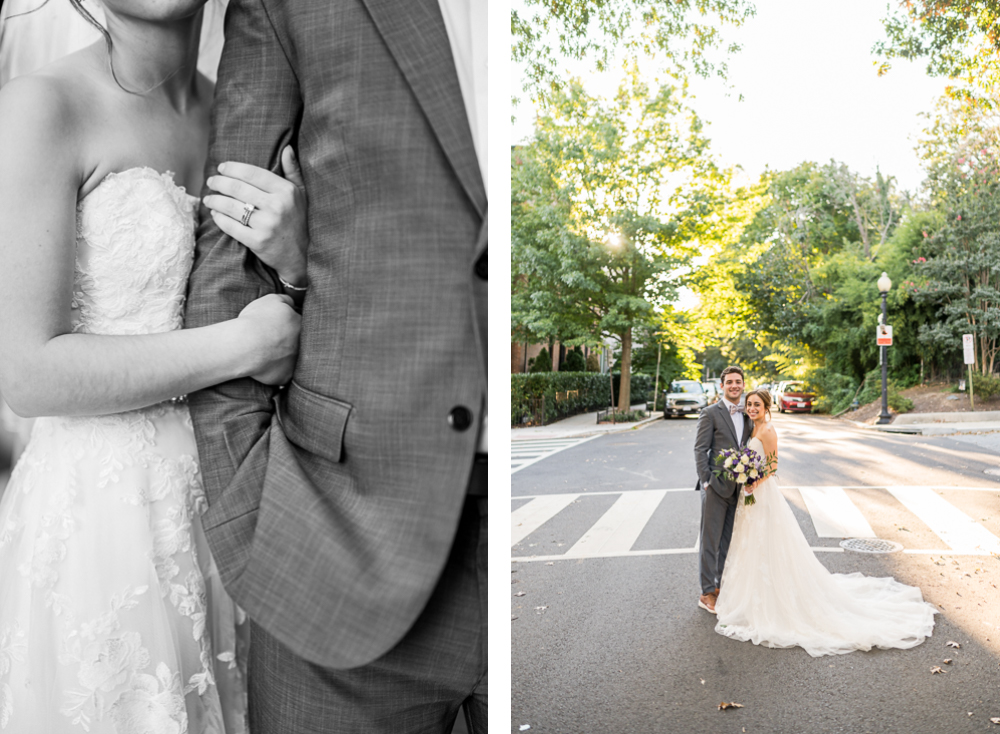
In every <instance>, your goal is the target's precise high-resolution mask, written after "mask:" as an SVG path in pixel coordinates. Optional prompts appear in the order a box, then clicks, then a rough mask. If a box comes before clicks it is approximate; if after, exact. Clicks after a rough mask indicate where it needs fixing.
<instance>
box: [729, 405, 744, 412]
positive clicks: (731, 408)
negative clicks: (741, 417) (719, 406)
mask: <svg viewBox="0 0 1000 734" xmlns="http://www.w3.org/2000/svg"><path fill="white" fill-rule="evenodd" d="M742 412H743V406H742V405H733V404H732V403H730V404H729V415H736V414H737V413H742Z"/></svg>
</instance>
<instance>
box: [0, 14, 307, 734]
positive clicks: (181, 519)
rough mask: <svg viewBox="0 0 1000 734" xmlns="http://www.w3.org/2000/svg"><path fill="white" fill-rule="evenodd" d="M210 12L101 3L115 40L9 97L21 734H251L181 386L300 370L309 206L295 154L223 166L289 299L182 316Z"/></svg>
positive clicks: (12, 656)
mask: <svg viewBox="0 0 1000 734" xmlns="http://www.w3.org/2000/svg"><path fill="white" fill-rule="evenodd" d="M52 2H53V3H55V2H61V3H66V5H65V7H66V8H67V9H69V3H72V5H73V8H75V9H77V10H79V11H81V12H85V11H84V8H83V6H82V5H81V0H52ZM204 2H205V0H103V2H102V6H103V11H104V19H105V21H104V22H105V25H104V26H101V25H100V24H99V23H98V22H97V21H96V20H95V19H94V18H93V17H92V16H89V17H88V20H87V22H89V23H91V24H92V25H94V26H95V27H99V28H100V31H101V36H103V37H102V38H101V40H99V41H98V42H97V43H95V44H92V45H89V46H86V47H85V48H83V49H82V50H80V51H77V52H75V53H72V54H69V55H67V56H65V57H63V58H60V59H57V60H56V61H54V62H53V63H51V64H49V65H47V66H45V67H44V68H42V69H40V70H38V71H35V72H33V73H29V74H25V75H22V76H18V77H17V78H15V79H13V80H11V81H9V82H8V83H5V84H4V86H3V88H2V90H0V171H2V172H3V175H2V176H0V385H2V393H3V396H4V398H5V399H6V400H7V401H8V403H9V404H10V405H11V407H12V408H13V409H14V410H15V411H16V412H17V413H19V414H21V415H24V416H37V417H38V418H37V420H36V422H35V425H34V428H33V431H32V436H31V439H30V441H29V442H28V445H27V447H26V448H25V450H24V453H23V454H22V455H21V458H20V461H19V462H18V464H17V466H16V467H15V469H14V471H13V474H12V476H11V479H10V482H9V484H8V486H7V489H6V491H5V492H4V493H3V497H2V500H0V583H2V592H0V731H3V732H4V734H6V733H7V732H14V733H15V734H33V733H36V732H45V733H46V734H59V733H61V732H66V733H68V732H83V731H89V732H92V733H93V734H111V732H118V733H125V732H128V733H129V734H145V733H147V732H149V733H155V734H168V733H169V734H183V733H185V732H191V733H192V734H193V733H195V732H197V733H198V734H224V733H226V734H233V733H234V732H242V731H244V730H245V725H244V711H245V687H244V685H243V682H242V678H241V673H240V666H239V664H238V658H239V655H238V652H242V651H241V650H238V649H237V624H238V622H239V621H240V620H239V617H240V616H241V614H240V612H239V610H238V609H236V608H235V606H234V605H233V604H232V602H231V601H230V600H229V598H228V596H226V593H225V591H224V589H223V588H222V586H221V583H220V581H219V578H218V573H217V571H216V569H215V566H214V563H213V561H212V558H211V555H210V553H209V550H208V546H207V545H206V543H205V538H204V534H203V532H202V529H201V525H200V521H199V513H200V512H202V511H203V510H204V509H205V499H204V493H203V491H202V489H201V485H200V480H199V466H198V461H197V456H198V454H197V447H196V445H195V442H194V436H193V431H192V427H191V418H190V416H189V414H188V410H187V406H186V405H185V401H184V395H186V394H187V393H189V392H192V391H195V390H199V389H202V388H205V387H208V386H210V385H214V384H217V383H220V382H225V381H228V380H232V379H236V378H240V377H253V378H256V379H257V380H260V381H261V382H264V383H267V384H272V385H277V384H283V383H285V382H286V381H287V380H288V379H289V378H290V376H291V373H292V368H293V367H294V363H295V359H296V353H297V348H298V332H299V316H298V314H297V313H296V312H295V310H294V309H293V307H292V303H293V298H292V297H291V295H294V294H300V293H301V291H302V290H304V285H305V284H304V282H303V273H304V251H305V246H306V243H305V241H304V240H303V236H304V235H303V232H304V219H305V212H304V198H303V196H302V195H301V192H300V191H299V188H298V185H297V184H296V182H297V181H300V179H299V178H298V173H297V166H296V164H295V161H294V157H293V156H292V154H291V151H290V149H286V151H285V152H284V154H283V158H282V161H283V165H284V167H285V171H286V175H287V176H288V179H289V180H290V181H292V184H289V183H288V182H287V181H286V180H285V179H282V178H281V177H280V176H277V175H276V174H272V173H270V172H268V171H262V170H261V169H255V168H253V167H249V166H243V165H241V164H237V163H233V164H227V166H226V169H225V173H226V175H225V176H222V175H215V176H213V177H212V178H210V179H209V181H208V184H209V186H210V188H213V189H214V190H216V191H218V192H221V193H227V192H233V191H237V190H239V188H238V186H245V185H246V183H245V182H246V181H247V180H248V179H249V178H250V177H251V176H253V180H254V181H256V182H257V185H258V186H260V187H261V188H262V189H264V190H263V191H256V192H255V193H254V198H255V200H256V201H258V202H259V204H260V207H259V210H257V209H254V210H251V213H250V216H249V217H246V216H244V217H243V220H244V221H243V223H242V224H243V225H247V226H246V227H243V226H240V225H239V224H237V222H235V221H231V220H229V219H226V213H225V212H227V211H229V212H231V211H233V208H234V204H238V206H237V207H236V208H237V210H238V209H239V207H240V206H242V202H234V201H233V200H232V199H231V198H230V197H229V196H224V195H221V194H219V195H213V196H209V197H206V201H205V204H206V206H208V207H209V208H210V209H211V210H212V215H213V217H215V218H216V219H217V221H219V219H220V218H223V219H225V222H226V223H225V226H223V225H222V224H220V226H221V227H222V228H223V229H224V230H225V231H232V232H233V233H234V234H237V235H238V234H239V233H240V232H243V233H244V234H245V235H246V236H244V237H243V239H246V240H247V242H246V243H245V244H246V245H247V246H250V245H253V250H254V252H255V253H257V255H258V257H259V258H260V259H261V260H262V261H263V262H265V263H266V264H267V265H269V266H271V267H273V268H274V269H275V271H276V273H277V275H278V276H279V277H280V278H281V279H282V280H283V281H284V282H285V283H286V284H288V287H289V289H290V291H291V294H290V295H278V294H269V295H264V296H262V297H261V298H259V299H258V300H256V301H253V302H252V303H250V304H249V305H248V306H247V307H246V308H245V309H244V310H243V311H242V312H241V313H240V314H239V316H238V317H237V318H235V319H231V320H229V321H226V322H222V323H218V324H215V325H212V326H208V327H204V328H198V329H186V330H183V329H181V326H182V319H183V304H184V297H185V290H186V285H187V277H188V272H189V269H190V267H191V263H192V258H193V254H194V242H195V224H196V217H197V204H198V198H197V197H195V196H192V195H190V194H188V193H187V192H189V191H190V192H198V191H200V190H201V187H202V175H203V173H202V171H203V166H204V163H205V157H206V152H207V146H208V133H209V111H210V105H211V100H212V95H213V89H212V84H211V82H209V80H208V79H207V78H206V77H205V76H204V75H202V74H200V73H199V72H198V71H197V69H196V64H197V61H198V38H199V32H200V28H201V23H202V6H203V4H204ZM69 12H72V10H69ZM22 17H25V16H22ZM19 20H20V18H18V17H15V16H13V15H11V16H8V17H7V18H6V25H5V26H4V27H3V32H4V36H3V38H4V40H5V42H6V40H7V39H9V38H10V37H11V36H16V34H17V33H18V26H17V23H18V21H19ZM220 168H221V167H220ZM293 184H295V185H293ZM244 190H246V189H244ZM254 212H257V213H256V214H254ZM237 217H240V215H239V214H237ZM248 219H249V221H248ZM227 227H228V229H227ZM247 228H249V230H248V229H247ZM247 232H249V234H247ZM234 246H235V245H234ZM252 260H253V258H248V264H250V263H251V261H252ZM296 284H297V285H296Z"/></svg>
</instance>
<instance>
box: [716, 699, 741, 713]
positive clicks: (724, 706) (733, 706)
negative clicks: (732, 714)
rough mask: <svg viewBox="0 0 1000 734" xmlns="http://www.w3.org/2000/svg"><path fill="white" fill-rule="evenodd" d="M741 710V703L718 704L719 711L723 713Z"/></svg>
mask: <svg viewBox="0 0 1000 734" xmlns="http://www.w3.org/2000/svg"><path fill="white" fill-rule="evenodd" d="M741 708H743V704H742V703H726V702H724V701H723V702H722V703H720V704H719V711H725V710H726V709H741Z"/></svg>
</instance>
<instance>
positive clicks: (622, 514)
mask: <svg viewBox="0 0 1000 734" xmlns="http://www.w3.org/2000/svg"><path fill="white" fill-rule="evenodd" d="M666 494H667V493H666V491H665V490H662V489H651V490H641V491H636V492H625V493H624V494H622V496H621V497H619V498H618V500H617V501H616V502H615V503H614V504H613V505H611V507H610V508H609V509H608V511H607V512H605V513H604V515H602V516H601V519H600V520H598V521H597V522H596V523H594V524H593V525H592V526H591V528H590V530H588V531H587V532H586V533H584V535H583V537H582V538H580V540H578V541H577V542H576V543H575V544H574V545H573V547H572V548H570V549H569V550H568V551H566V557H567V558H583V557H585V556H592V555H595V554H596V555H605V554H607V553H627V552H628V551H630V550H631V549H632V545H633V544H634V543H635V541H636V540H638V538H639V535H640V534H641V533H642V529H643V528H644V527H646V523H647V522H649V519H650V518H651V517H652V516H653V512H654V511H655V510H656V508H657V507H658V506H659V505H660V502H662V501H663V498H664V497H665V496H666Z"/></svg>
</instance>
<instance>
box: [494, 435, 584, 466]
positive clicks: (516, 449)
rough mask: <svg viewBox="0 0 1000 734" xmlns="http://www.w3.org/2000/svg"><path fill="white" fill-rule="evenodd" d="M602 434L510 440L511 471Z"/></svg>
mask: <svg viewBox="0 0 1000 734" xmlns="http://www.w3.org/2000/svg"><path fill="white" fill-rule="evenodd" d="M599 435H600V434H594V435H593V436H585V437H583V438H533V439H526V440H523V441H511V442H510V473H511V474H514V473H515V472H519V471H521V469H524V468H525V467H528V466H531V465H532V464H534V463H536V462H539V461H541V460H542V459H547V458H548V457H550V456H552V455H553V454H557V453H559V452H560V451H563V450H565V449H568V448H572V447H573V446H579V445H580V444H582V443H586V442H587V441H590V440H592V439H595V438H597V437H598V436H599Z"/></svg>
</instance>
